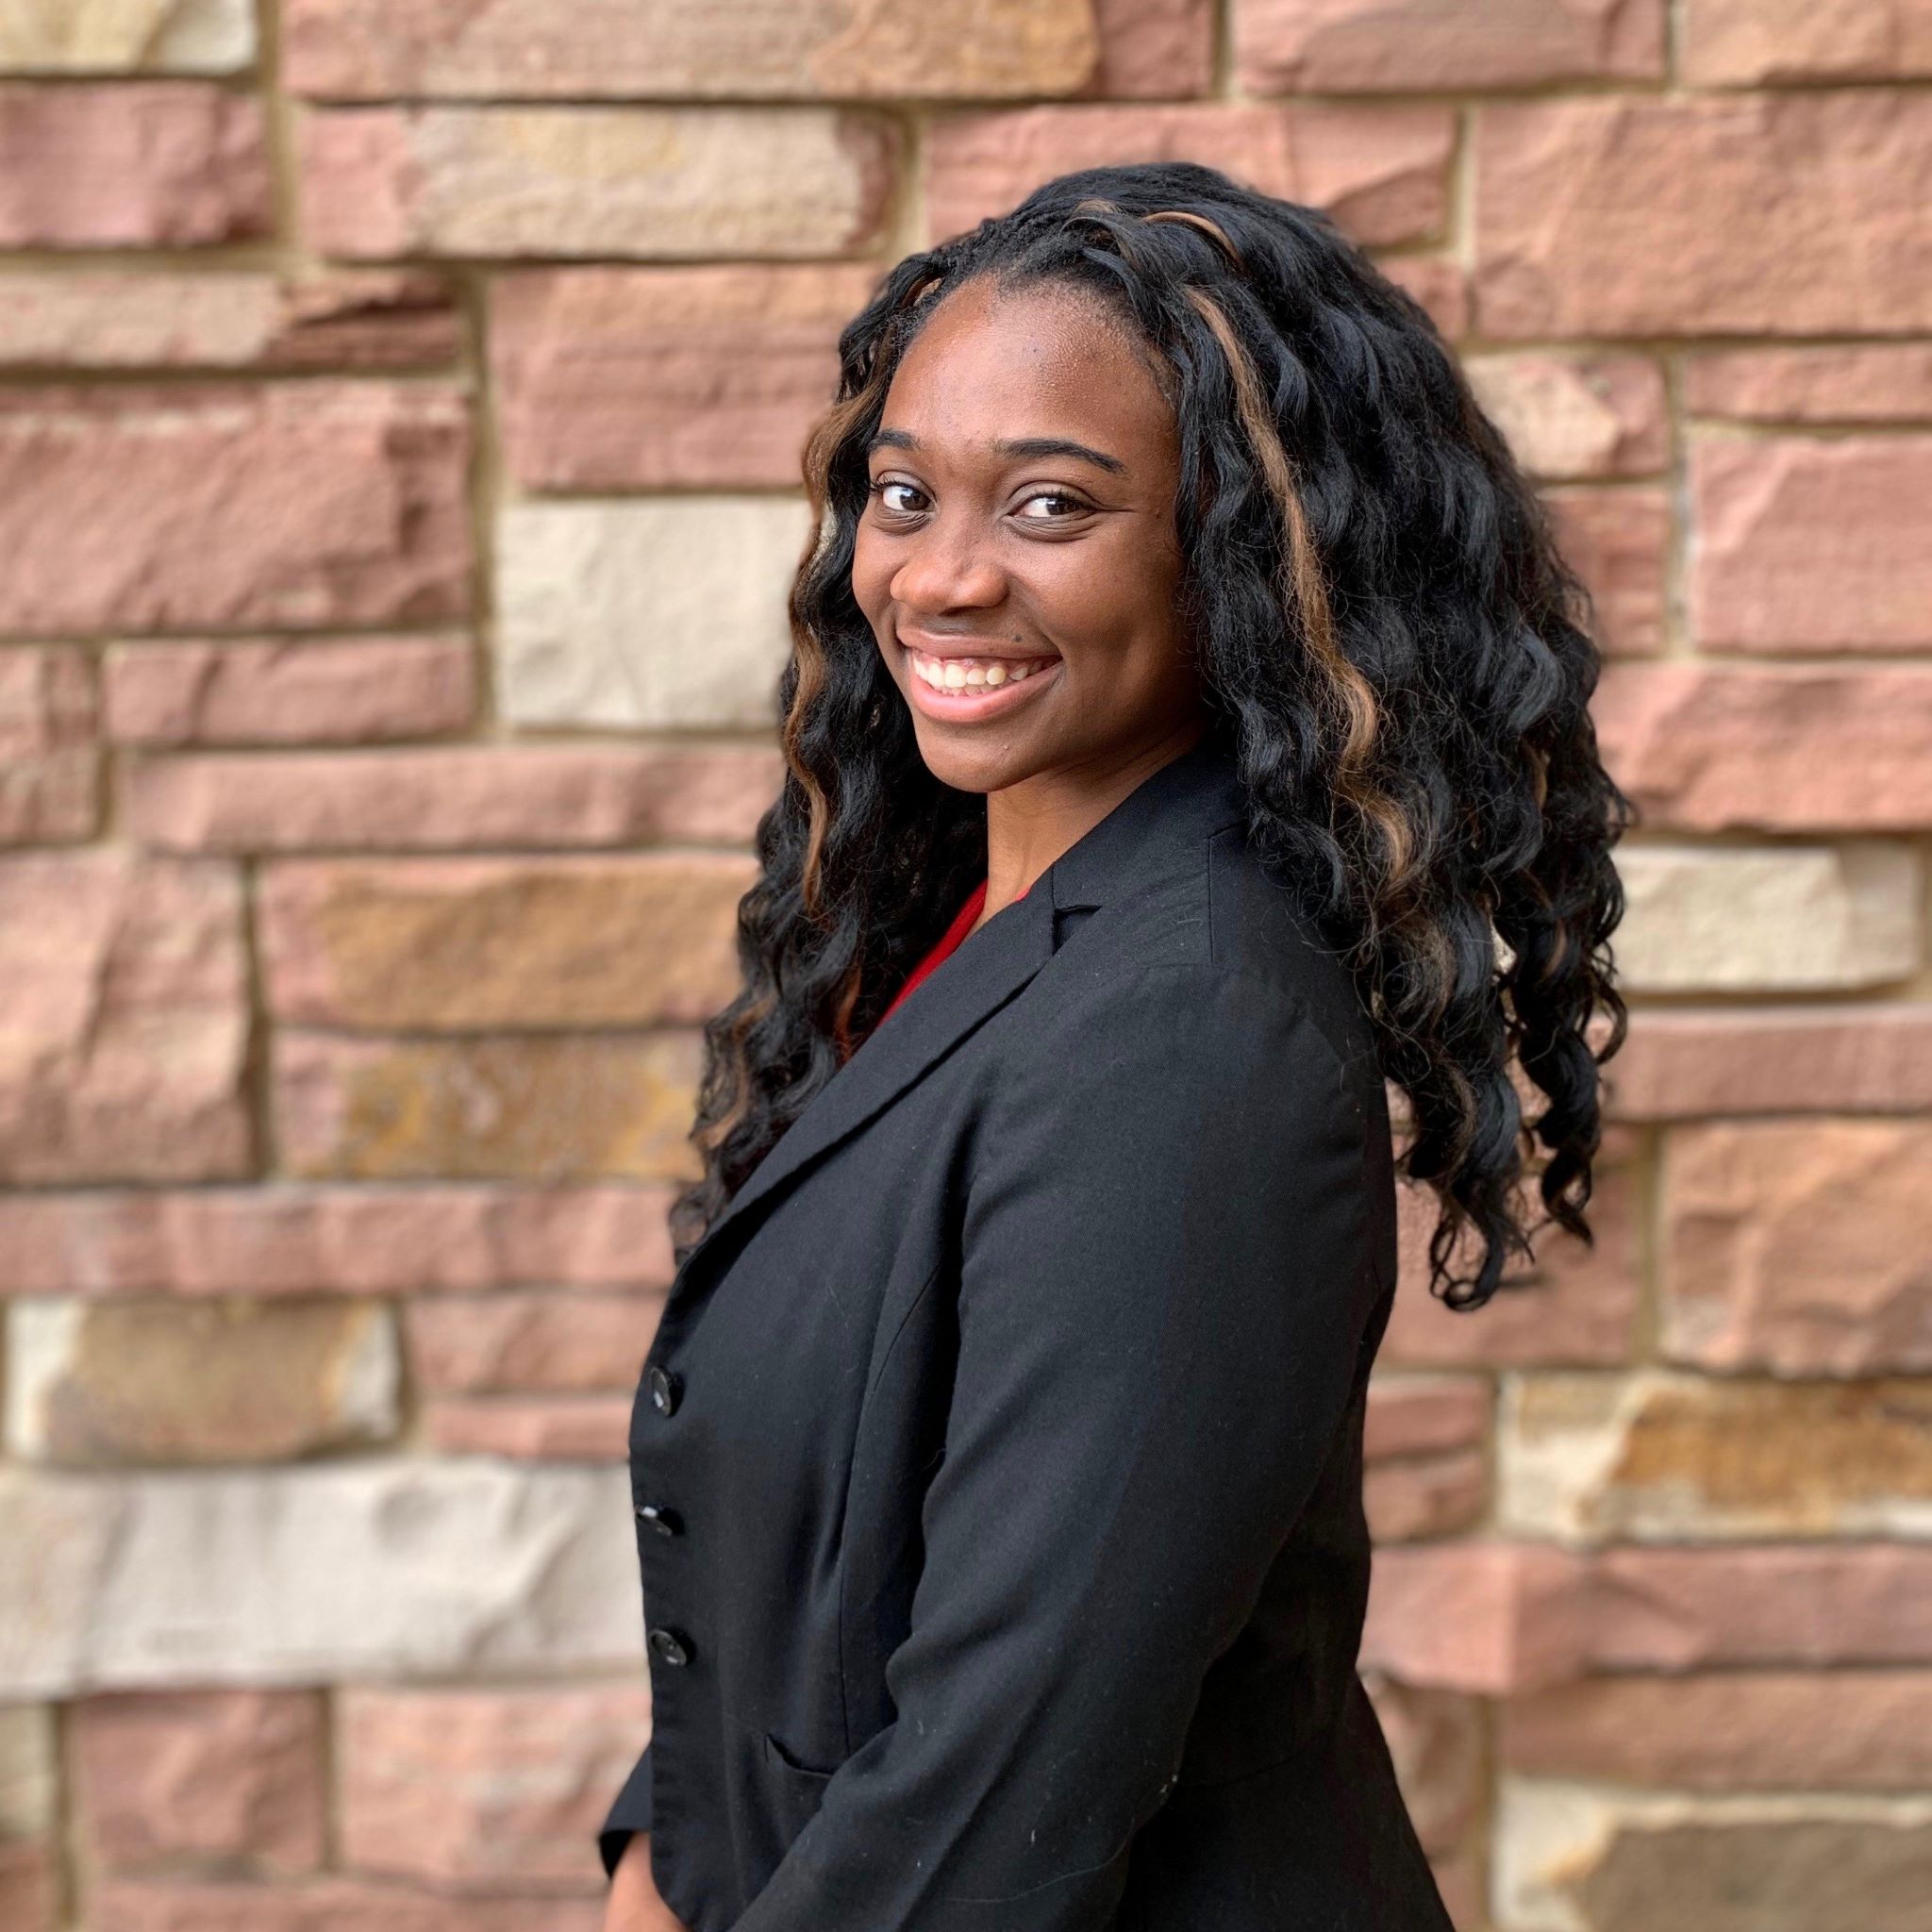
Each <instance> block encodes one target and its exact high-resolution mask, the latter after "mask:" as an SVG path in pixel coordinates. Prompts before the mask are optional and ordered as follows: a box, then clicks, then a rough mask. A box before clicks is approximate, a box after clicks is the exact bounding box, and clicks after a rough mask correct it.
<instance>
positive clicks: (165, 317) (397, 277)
mask: <svg viewBox="0 0 1932 1932" xmlns="http://www.w3.org/2000/svg"><path fill="white" fill-rule="evenodd" d="M459 340H460V332H459V330H458V322H457V313H456V309H455V308H454V306H453V304H452V302H451V298H450V292H449V290H448V288H447V287H446V286H445V285H444V284H443V283H442V282H441V281H440V280H439V279H438V278H437V277H435V276H434V275H424V274H421V273H407V274H405V273H392V272H391V271H388V270H381V269H362V270H353V271H347V272H342V273H336V274H326V275H312V276H304V277H301V278H300V279H296V280H290V279H286V278H284V277H281V276H277V275H263V274H260V273H259V272H258V271H255V270H234V269H223V270H214V269H210V270H204V271H195V270H186V269H183V270H173V271H168V272H161V273H147V272H142V271H137V270H131V269H130V270H114V269H88V270H76V271H55V270H41V271H35V270H27V271H25V272H24V273H19V274H12V275H7V276H5V277H0V363H8V364H14V365H18V366H21V367H25V368H42V369H148V368H160V369H176V368H180V369H192V368H202V369H277V370H282V369H288V370H306V369H371V370H375V369H419V368H432V367H436V366H438V365H441V364H447V363H449V362H452V361H454V360H455V359H456V355H457V349H458V342H459Z"/></svg>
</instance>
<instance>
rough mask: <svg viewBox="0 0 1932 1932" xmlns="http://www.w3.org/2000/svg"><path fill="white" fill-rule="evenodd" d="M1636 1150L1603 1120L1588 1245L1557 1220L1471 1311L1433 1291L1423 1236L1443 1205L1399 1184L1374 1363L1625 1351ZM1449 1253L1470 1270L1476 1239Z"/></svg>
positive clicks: (1447, 1363)
mask: <svg viewBox="0 0 1932 1932" xmlns="http://www.w3.org/2000/svg"><path fill="white" fill-rule="evenodd" d="M1612 1064H1613V1065H1614V1064H1615V1063H1614V1062H1612ZM1632 1156H1633V1143H1632V1142H1631V1141H1630V1140H1629V1138H1628V1136H1627V1133H1625V1134H1620V1133H1619V1132H1618V1130H1617V1129H1616V1128H1615V1127H1614V1126H1613V1127H1611V1128H1609V1129H1607V1131H1606V1133H1605V1136H1604V1144H1603V1147H1602V1149H1601V1150H1600V1160H1601V1165H1600V1166H1599V1167H1598V1168H1597V1170H1596V1173H1595V1191H1593V1192H1592V1194H1591V1201H1590V1206H1589V1208H1588V1210H1587V1216H1588V1219H1589V1221H1590V1224H1591V1228H1592V1229H1593V1230H1594V1231H1595V1235H1596V1244H1595V1246H1594V1247H1585V1246H1584V1245H1583V1244H1582V1243H1581V1242H1580V1241H1576V1240H1574V1238H1573V1237H1572V1236H1570V1235H1567V1234H1564V1233H1563V1232H1562V1231H1561V1230H1560V1229H1557V1228H1550V1229H1548V1230H1546V1231H1544V1232H1542V1233H1541V1234H1539V1235H1538V1236H1537V1237H1536V1238H1535V1240H1536V1260H1535V1262H1534V1264H1533V1265H1525V1264H1524V1262H1523V1261H1521V1260H1520V1259H1519V1258H1518V1257H1514V1256H1512V1257H1509V1260H1508V1263H1507V1266H1506V1268H1505V1271H1504V1274H1503V1283H1502V1286H1500V1287H1499V1288H1498V1289H1497V1291H1496V1292H1495V1294H1494V1295H1492V1296H1491V1298H1490V1300H1489V1301H1488V1303H1486V1304H1485V1305H1484V1306H1483V1307H1481V1308H1478V1309H1475V1310H1474V1311H1473V1312H1462V1313H1458V1312H1457V1311H1456V1310H1455V1309H1453V1308H1451V1307H1447V1306H1445V1305H1444V1304H1443V1303H1442V1302H1441V1300H1440V1299H1439V1298H1437V1297H1436V1296H1434V1295H1432V1294H1431V1293H1430V1292H1429V1288H1428V1273H1429V1270H1428V1249H1429V1238H1430V1235H1431V1233H1432V1232H1433V1230H1434V1228H1435V1224H1436V1219H1437V1215H1438V1212H1439V1209H1438V1207H1437V1203H1436V1196H1435V1192H1434V1190H1433V1189H1431V1188H1429V1187H1428V1186H1426V1185H1425V1184H1424V1183H1422V1182H1404V1183H1402V1184H1400V1186H1399V1187H1398V1189H1397V1193H1396V1205H1397V1211H1398V1214H1399V1216H1400V1219H1399V1222H1398V1253H1399V1257H1400V1274H1399V1275H1398V1280H1399V1283H1400V1286H1399V1287H1398V1288H1397V1290H1396V1293H1395V1307H1394V1309H1393V1311H1392V1312H1391V1315H1390V1318H1389V1326H1388V1329H1387V1331H1386V1332H1385V1334H1384V1335H1383V1338H1382V1348H1381V1352H1380V1354H1379V1355H1378V1356H1377V1357H1376V1361H1377V1363H1378V1365H1380V1366H1383V1367H1389V1368H1396V1367H1435V1368H1459V1367H1476V1366H1495V1367H1504V1366H1511V1367H1522V1366H1525V1365H1529V1364H1547V1365H1557V1364H1571V1365H1575V1366H1579V1367H1580V1366H1586V1365H1589V1364H1591V1363H1601V1362H1617V1361H1622V1360H1624V1358H1625V1357H1626V1356H1627V1355H1628V1353H1629V1350H1630V1347H1631V1344H1632V1341H1633V1339H1634V1327H1633V1324H1634V1321H1635V1314H1636V1307H1637V1292H1638V1284H1639V1281H1640V1279H1641V1268H1640V1264H1639V1258H1638V1246H1637V1241H1638V1192H1639V1177H1640V1176H1639V1170H1638V1169H1637V1168H1636V1167H1635V1166H1634V1165H1633V1159H1632ZM1452 1259H1453V1261H1454V1264H1455V1267H1456V1270H1457V1273H1458V1274H1471V1273H1473V1272H1474V1267H1475V1263H1476V1256H1475V1253H1474V1248H1473V1246H1465V1247H1462V1248H1458V1250H1457V1253H1456V1255H1455V1256H1454V1257H1452Z"/></svg>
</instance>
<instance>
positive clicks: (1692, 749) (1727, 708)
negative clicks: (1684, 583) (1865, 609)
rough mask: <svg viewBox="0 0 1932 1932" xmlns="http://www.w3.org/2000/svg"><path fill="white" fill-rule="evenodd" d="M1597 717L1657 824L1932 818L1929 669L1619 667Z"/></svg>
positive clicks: (1757, 825)
mask: <svg viewBox="0 0 1932 1932" xmlns="http://www.w3.org/2000/svg"><path fill="white" fill-rule="evenodd" d="M1591 717H1592V719H1593V720H1594V721H1595V724H1596V728H1597V738H1598V741H1599V742H1600V744H1601V746H1602V749H1603V755H1604V758H1605V762H1606V763H1607V765H1608V767H1609V770H1610V773H1611V775H1612V776H1613V777H1615V779H1616V780H1617V783H1618V784H1619V785H1621V786H1622V787H1623V788H1624V791H1627V792H1629V793H1630V794H1631V795H1632V796H1633V797H1634V798H1636V799H1637V800H1638V802H1639V804H1640V805H1641V807H1642V808H1643V810H1644V812H1645V813H1646V815H1647V817H1646V824H1647V825H1648V827H1649V828H1650V829H1652V830H1655V831H1667V830H1668V831H1683V832H1715V831H1730V830H1733V829H1736V828H1752V829H1757V830H1762V831H1772V832H1809V831H1819V830H1831V831H1839V830H1844V831H1914V832H1915V831H1919V830H1922V829H1923V828H1924V826H1926V825H1927V824H1932V759H1927V758H1926V757H1925V755H1924V752H1925V746H1926V744H1927V743H1928V742H1932V666H1919V665H1912V666H1907V665H1879V666H1875V667H1873V668H1869V669H1858V670H1852V669H1844V670H1840V669H1838V668H1837V667H1835V666H1827V667H1824V668H1822V669H1812V668H1810V667H1803V668H1801V667H1799V666H1797V665H1791V664H1770V665H1763V666H1752V667H1748V668H1747V667H1746V666H1743V665H1724V666H1722V667H1707V666H1704V665H1699V664H1615V665H1612V666H1610V667H1609V668H1608V669H1607V670H1606V672H1605V673H1604V676H1603V681H1602V682H1601V683H1600V684H1599V685H1598V686H1597V689H1596V692H1595V694H1594V696H1593V697H1592V698H1591Z"/></svg>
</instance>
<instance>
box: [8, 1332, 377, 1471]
mask: <svg viewBox="0 0 1932 1932" xmlns="http://www.w3.org/2000/svg"><path fill="white" fill-rule="evenodd" d="M7 1317H8V1320H7V1352H8V1391H7V1394H8V1415H7V1438H8V1447H9V1448H10V1449H11V1451H12V1452H13V1454H14V1455H16V1456H19V1457H24V1458H25V1459H27V1460H30V1461H42V1462H62V1463H73V1464H93V1465H111V1464H115V1463H142V1462H179V1463H194V1462H273V1461H275V1460H278V1459H280V1458H283V1457H293V1456H304V1455H308V1454H310V1453H311V1452H313V1451H315V1450H319V1449H329V1448H335V1447H338V1446H341V1445H346V1444H352V1443H363V1442H373V1441H383V1440H385V1439H386V1438H389V1437H391V1436H393V1435H394V1434H395V1433H396V1430H397V1426H398V1422H399V1415H398V1393H399V1391H398V1386H397V1384H398V1361H397V1350H396V1342H395V1328H394V1324H393V1323H392V1321H391V1316H390V1311H389V1309H388V1308H386V1307H383V1306H381V1305H380V1304H379V1303H372V1302H360V1301H316V1302H303V1301H275V1302H267V1303H260V1304H251V1303H248V1302H212V1301H203V1302H196V1303H189V1304H186V1305H184V1304H182V1303H181V1302H179V1301H176V1300H174V1299H172V1298H155V1299H142V1300H133V1301H121V1300H115V1301H79V1300H75V1299H71V1298H61V1299H58V1300H55V1299H49V1300H17V1301H14V1302H11V1303H9V1304H8V1309H7Z"/></svg>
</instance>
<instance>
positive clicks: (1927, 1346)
mask: <svg viewBox="0 0 1932 1932" xmlns="http://www.w3.org/2000/svg"><path fill="white" fill-rule="evenodd" d="M1662 1271H1663V1279H1662V1290H1663V1307H1662V1315H1663V1334H1662V1347H1663V1353H1664V1355H1665V1356H1666V1357H1667V1358H1669V1359H1670V1360H1673V1361H1678V1362H1683V1363H1687V1364H1690V1365H1692V1366H1695V1367H1698V1368H1704V1369H1712V1370H1717V1371H1721V1372H1731V1371H1736V1370H1740V1369H1756V1370H1769V1371H1771V1372H1772V1373H1774V1374H1788V1375H1806V1374H1812V1375H1819V1374H1824V1375H1864V1374H1876V1373H1881V1372H1885V1371H1893V1372H1897V1371H1913V1372H1916V1371H1924V1370H1932V1121H1898V1122H1890V1121H1851V1120H1839V1121H1808V1122H1783V1121H1753V1122H1749V1123H1739V1124H1714V1125H1708V1126H1702V1127H1679V1128H1676V1129H1674V1130H1673V1132H1672V1133H1671V1135H1670V1138H1669V1141H1668V1143H1667V1149H1666V1155H1665V1160H1664V1204H1663V1227H1662Z"/></svg>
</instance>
